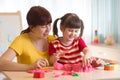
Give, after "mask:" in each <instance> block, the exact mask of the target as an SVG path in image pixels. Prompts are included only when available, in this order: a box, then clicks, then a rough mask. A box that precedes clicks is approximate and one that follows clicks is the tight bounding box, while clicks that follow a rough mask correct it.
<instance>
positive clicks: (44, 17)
mask: <svg viewBox="0 0 120 80" xmlns="http://www.w3.org/2000/svg"><path fill="white" fill-rule="evenodd" d="M26 19H27V23H28V26H30V25H31V26H33V27H35V26H37V25H47V24H49V23H52V17H51V14H50V12H49V11H48V10H47V9H45V8H44V7H41V6H33V7H31V9H30V10H29V11H28V13H27V16H26ZM28 32H30V27H28V28H27V29H26V30H23V31H22V32H21V34H22V33H28Z"/></svg>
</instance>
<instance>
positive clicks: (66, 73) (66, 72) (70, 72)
mask: <svg viewBox="0 0 120 80" xmlns="http://www.w3.org/2000/svg"><path fill="white" fill-rule="evenodd" d="M74 73H75V72H74V71H65V72H63V73H62V75H73V74H74Z"/></svg>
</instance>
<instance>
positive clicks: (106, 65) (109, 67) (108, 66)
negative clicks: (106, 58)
mask: <svg viewBox="0 0 120 80" xmlns="http://www.w3.org/2000/svg"><path fill="white" fill-rule="evenodd" d="M104 70H107V71H111V70H114V67H113V65H112V64H105V65H104Z"/></svg>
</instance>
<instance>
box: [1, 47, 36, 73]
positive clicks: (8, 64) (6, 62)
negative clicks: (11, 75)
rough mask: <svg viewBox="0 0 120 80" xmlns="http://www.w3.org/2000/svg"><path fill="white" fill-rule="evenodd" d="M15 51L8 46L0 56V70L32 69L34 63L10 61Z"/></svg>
mask: <svg viewBox="0 0 120 80" xmlns="http://www.w3.org/2000/svg"><path fill="white" fill-rule="evenodd" d="M15 56H16V53H15V51H14V50H13V49H11V48H8V49H7V51H6V52H5V53H3V55H2V56H1V57H0V70H20V71H22V70H29V69H33V68H34V65H28V64H19V63H16V62H12V60H13V59H14V58H15Z"/></svg>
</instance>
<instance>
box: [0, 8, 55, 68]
mask: <svg viewBox="0 0 120 80" xmlns="http://www.w3.org/2000/svg"><path fill="white" fill-rule="evenodd" d="M26 19H27V23H28V26H29V27H28V28H27V29H26V30H23V31H22V32H21V35H19V36H18V37H16V38H15V40H14V41H13V42H12V43H11V45H10V46H9V48H8V49H7V50H6V51H5V52H4V53H3V55H2V56H1V57H0V70H30V69H36V68H43V67H46V66H48V65H49V62H48V60H49V55H48V43H49V42H50V41H51V40H53V39H54V37H52V36H49V35H48V34H49V32H50V30H51V22H52V18H51V14H50V13H49V11H48V10H47V9H45V8H44V7H41V6H33V7H32V8H31V9H30V10H29V11H28V13H27V16H26ZM15 57H17V63H15V62H12V60H13V59H14V58H15Z"/></svg>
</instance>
